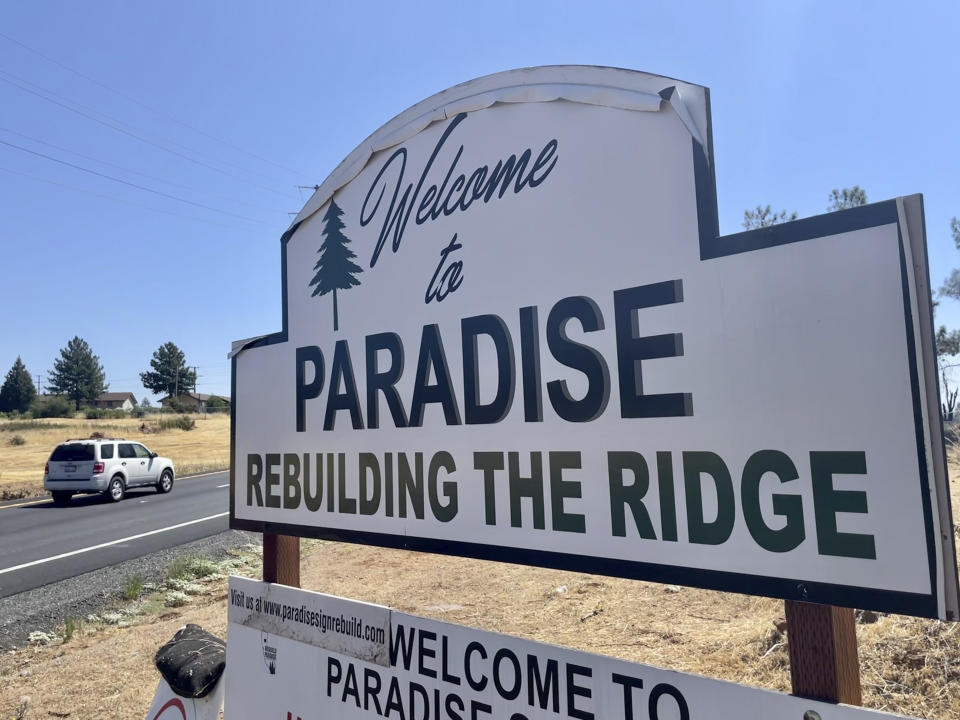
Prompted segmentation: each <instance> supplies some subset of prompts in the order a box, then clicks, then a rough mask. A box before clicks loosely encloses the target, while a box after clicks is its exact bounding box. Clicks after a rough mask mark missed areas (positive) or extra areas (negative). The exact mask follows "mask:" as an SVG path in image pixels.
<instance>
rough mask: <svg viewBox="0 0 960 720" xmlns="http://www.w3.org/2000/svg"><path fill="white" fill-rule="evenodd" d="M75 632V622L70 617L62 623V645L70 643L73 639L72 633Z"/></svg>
mask: <svg viewBox="0 0 960 720" xmlns="http://www.w3.org/2000/svg"><path fill="white" fill-rule="evenodd" d="M76 630H77V621H76V620H74V619H73V618H72V617H68V618H66V619H65V620H64V621H63V642H64V644H66V643H68V642H70V640H71V639H72V638H73V633H74V632H76Z"/></svg>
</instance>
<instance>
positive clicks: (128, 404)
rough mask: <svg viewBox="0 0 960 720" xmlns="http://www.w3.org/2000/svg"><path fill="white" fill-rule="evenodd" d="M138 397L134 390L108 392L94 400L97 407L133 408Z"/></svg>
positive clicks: (112, 408) (107, 408) (109, 408)
mask: <svg viewBox="0 0 960 720" xmlns="http://www.w3.org/2000/svg"><path fill="white" fill-rule="evenodd" d="M136 404H137V398H136V397H134V395H133V393H132V392H106V393H103V394H102V395H100V397H98V398H97V399H96V400H94V401H93V406H94V407H95V408H101V409H103V410H128V411H129V410H133V406H134V405H136Z"/></svg>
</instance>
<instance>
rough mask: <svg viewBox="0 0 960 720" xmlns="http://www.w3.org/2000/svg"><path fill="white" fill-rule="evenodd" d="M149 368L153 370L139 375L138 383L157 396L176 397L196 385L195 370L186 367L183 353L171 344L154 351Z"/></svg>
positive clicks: (168, 343) (165, 344)
mask: <svg viewBox="0 0 960 720" xmlns="http://www.w3.org/2000/svg"><path fill="white" fill-rule="evenodd" d="M150 367H151V368H153V370H148V371H147V372H142V373H140V382H142V383H143V386H144V387H145V388H146V389H147V390H149V391H150V392H153V393H156V394H157V395H164V394H165V395H167V396H168V397H176V396H177V395H179V394H180V393H182V392H185V391H187V390H193V389H195V387H196V385H197V372H196V370H191V369H190V368H188V367H187V360H186V357H185V356H184V354H183V351H182V350H181V349H180V348H178V347H177V346H176V345H175V344H173V343H172V342H167V343H164V344H163V345H161V346H160V347H158V348H157V349H156V350H155V351H154V353H153V357H152V358H151V359H150Z"/></svg>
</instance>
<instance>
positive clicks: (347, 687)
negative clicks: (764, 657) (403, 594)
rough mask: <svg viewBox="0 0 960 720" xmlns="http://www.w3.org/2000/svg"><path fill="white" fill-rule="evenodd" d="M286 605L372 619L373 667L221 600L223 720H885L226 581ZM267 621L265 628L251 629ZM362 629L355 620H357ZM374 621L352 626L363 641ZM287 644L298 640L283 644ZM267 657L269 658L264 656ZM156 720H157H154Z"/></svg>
mask: <svg viewBox="0 0 960 720" xmlns="http://www.w3.org/2000/svg"><path fill="white" fill-rule="evenodd" d="M241 584H242V585H243V586H244V588H245V590H246V592H248V593H249V592H253V593H254V594H256V595H258V596H261V595H266V594H267V593H277V594H282V595H284V596H285V597H287V598H289V600H290V601H291V602H292V604H293V605H294V606H297V607H299V606H308V607H316V606H326V605H330V604H333V603H335V604H337V605H338V606H339V607H340V608H342V609H343V612H344V613H345V614H346V615H347V616H351V617H352V616H354V615H367V616H369V613H370V612H371V611H372V610H376V611H378V612H379V613H381V614H382V616H383V618H385V620H386V623H385V624H386V629H387V630H388V632H387V633H386V634H385V635H384V638H385V640H384V641H383V643H382V644H383V648H384V649H383V653H382V655H383V658H384V660H383V662H374V661H373V660H371V659H370V658H369V657H368V656H367V655H366V654H364V653H359V654H358V653H354V652H352V651H351V648H349V647H341V648H340V650H339V651H337V650H333V649H331V644H330V642H329V641H328V639H327V638H329V636H330V635H337V634H339V633H338V632H336V631H334V630H332V629H331V630H328V631H327V632H326V633H324V634H322V635H320V634H317V635H313V636H303V635H302V634H301V629H300V628H301V627H302V625H301V623H299V622H298V621H294V620H293V619H289V620H287V621H285V622H284V623H282V624H275V623H274V620H275V618H270V619H267V618H260V619H258V615H259V613H251V612H248V611H246V610H243V609H242V608H239V607H237V605H236V604H235V603H233V602H231V603H230V611H229V613H228V621H229V625H228V628H227V633H228V635H229V637H230V642H229V643H227V664H226V671H225V673H224V675H225V678H226V680H225V684H226V689H227V693H226V705H225V707H224V711H225V717H229V718H232V719H234V720H237V719H243V718H251V719H254V720H261V719H262V718H281V719H282V718H289V720H295V719H299V720H314V719H315V718H343V719H344V720H346V719H347V718H350V719H356V720H363V719H365V718H399V719H407V718H409V719H411V720H441V719H442V720H466V719H467V718H470V719H471V720H484V719H489V718H498V719H502V720H507V719H508V718H509V720H534V718H543V719H548V718H549V719H554V718H575V719H576V720H596V719H597V718H600V719H602V720H699V719H701V718H707V717H710V718H714V719H716V720H734V719H735V718H743V717H757V718H766V719H769V720H774V719H782V720H797V719H798V718H823V720H894V718H903V716H902V715H890V714H887V713H884V712H876V711H872V710H864V709H863V708H858V707H851V706H849V705H838V704H835V703H826V702H819V701H816V700H807V699H804V698H799V697H793V696H790V695H784V694H783V693H778V692H772V691H770V690H760V689H757V688H750V687H746V686H744V685H738V684H735V683H731V682H724V681H721V680H711V679H709V678H705V677H700V676H697V675H689V674H686V673H679V672H671V671H669V670H662V669H660V668H656V667H652V666H650V665H641V664H639V663H631V662H626V661H623V660H615V659H614V658H609V657H603V656H598V655H592V654H590V653H586V652H581V651H577V650H570V649H568V648H561V647H556V646H553V645H546V644H543V643H538V642H533V641H531V640H524V639H522V638H518V637H513V636H510V635H502V634H499V633H493V632H488V631H484V630H476V629H474V628H468V627H462V626H459V625H451V624H448V623H444V622H438V621H436V620H429V619H427V618H423V617H418V616H416V615H410V614H407V613H401V612H399V611H396V610H391V609H389V608H378V606H371V605H368V604H366V603H360V602H356V601H350V600H346V599H344V598H335V597H331V596H329V595H320V594H319V593H310V592H307V591H304V590H298V589H294V588H288V587H284V586H282V585H271V584H269V583H254V582H253V581H251V580H244V579H242V578H236V577H231V578H230V586H231V594H233V593H235V592H238V590H237V589H236V586H238V585H241ZM262 619H267V622H269V623H270V624H271V626H272V627H271V631H272V632H266V631H264V630H263V625H262V624H261V622H260V620H262ZM361 624H362V623H361ZM383 626H384V622H383V621H382V620H379V619H378V621H376V622H375V623H374V624H373V625H371V626H368V625H365V624H364V625H363V627H364V631H365V632H366V630H371V631H374V632H371V633H370V634H372V635H375V634H377V631H379V630H380V629H381V628H382V627H383ZM294 638H299V639H294ZM267 655H269V660H267V661H265V660H264V657H265V656H267ZM164 720H166V719H164Z"/></svg>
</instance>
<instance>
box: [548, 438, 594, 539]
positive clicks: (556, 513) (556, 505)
mask: <svg viewBox="0 0 960 720" xmlns="http://www.w3.org/2000/svg"><path fill="white" fill-rule="evenodd" d="M547 457H548V461H549V463H550V510H551V514H552V520H553V529H554V530H560V531H563V532H576V533H585V532H586V531H587V523H586V519H585V518H584V516H583V515H581V514H580V513H568V512H566V511H565V510H564V508H563V501H564V500H565V499H566V498H580V497H583V493H582V490H581V487H580V481H579V480H564V479H563V471H564V470H579V469H580V467H581V464H580V453H578V452H576V451H572V450H567V451H557V452H551V453H547Z"/></svg>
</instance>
